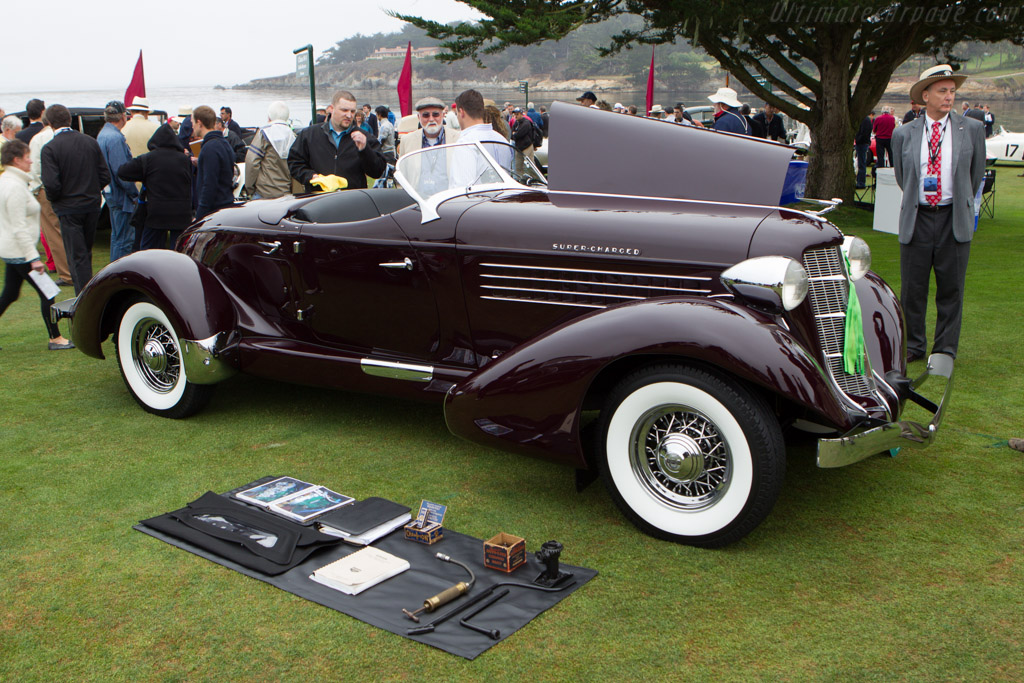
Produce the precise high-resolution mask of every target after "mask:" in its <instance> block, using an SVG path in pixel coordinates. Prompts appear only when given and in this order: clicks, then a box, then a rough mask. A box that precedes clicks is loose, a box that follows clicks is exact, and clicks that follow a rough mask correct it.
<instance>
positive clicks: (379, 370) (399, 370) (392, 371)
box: [359, 358, 434, 382]
mask: <svg viewBox="0 0 1024 683" xmlns="http://www.w3.org/2000/svg"><path fill="white" fill-rule="evenodd" d="M359 366H360V367H361V368H362V369H363V372H364V373H366V374H367V375H372V376H373V377H386V378H388V379H404V380H407V381H410V382H429V381H431V380H432V379H434V366H432V365H413V364H411V363H396V362H394V361H389V360H377V359H375V358H362V359H360V361H359Z"/></svg>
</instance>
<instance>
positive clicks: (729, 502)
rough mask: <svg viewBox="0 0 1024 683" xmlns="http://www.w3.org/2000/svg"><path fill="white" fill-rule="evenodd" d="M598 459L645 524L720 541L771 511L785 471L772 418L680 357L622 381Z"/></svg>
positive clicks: (626, 506)
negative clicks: (677, 361)
mask: <svg viewBox="0 0 1024 683" xmlns="http://www.w3.org/2000/svg"><path fill="white" fill-rule="evenodd" d="M600 433H601V436H600V445H601V449H600V453H599V456H598V457H599V467H600V469H601V472H602V474H603V475H604V479H605V482H606V484H607V486H608V489H609V492H610V493H611V495H612V497H613V498H614V499H615V501H616V503H617V504H618V505H619V507H620V508H621V509H622V511H623V512H624V513H625V515H626V516H627V517H628V518H629V519H630V520H631V521H632V522H633V523H634V524H636V525H637V526H638V527H640V528H641V529H642V530H644V531H645V532H647V533H649V534H651V535H654V536H657V537H659V538H665V539H668V540H672V541H677V542H680V543H686V544H689V545H698V546H720V545H725V544H727V543H731V542H733V541H736V540H738V539H739V538H742V537H743V536H745V535H746V534H748V533H749V532H750V531H751V530H752V529H753V528H754V527H756V526H757V525H758V524H759V523H760V522H761V521H762V520H763V519H764V518H765V517H766V516H767V515H768V513H769V512H770V511H771V508H772V506H773V505H774V503H775V500H776V498H777V497H778V493H779V489H780V488H781V484H782V479H783V476H784V473H785V447H784V445H783V441H782V433H781V430H780V429H779V425H778V420H777V419H776V418H775V416H774V415H773V414H772V413H771V411H770V410H769V409H768V407H767V405H766V404H765V403H764V401H763V400H762V399H761V398H760V397H758V396H756V395H755V394H753V393H751V392H750V391H748V390H747V389H745V388H744V387H743V386H741V385H740V384H739V383H737V382H735V381H730V380H725V379H723V378H721V377H719V376H717V375H714V374H711V373H709V372H706V371H703V370H699V369H695V368H690V367H687V366H682V365H658V366H653V367H649V368H645V369H643V370H640V371H638V372H636V373H633V374H632V375H630V376H629V377H627V378H626V379H624V380H623V381H622V382H621V383H620V384H619V385H618V387H616V389H615V390H614V391H613V392H612V395H611V398H610V400H609V402H608V405H607V407H606V408H605V410H604V411H603V413H602V423H601V432H600Z"/></svg>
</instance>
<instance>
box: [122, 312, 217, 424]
mask: <svg viewBox="0 0 1024 683" xmlns="http://www.w3.org/2000/svg"><path fill="white" fill-rule="evenodd" d="M114 343H115V346H116V347H117V363H118V366H119V367H120V368H121V377H123V378H124V383H125V386H127V387H128V391H129V392H131V394H132V396H133V397H134V398H135V400H136V401H137V402H138V404H139V405H140V406H142V407H143V409H145V410H146V411H148V412H150V413H153V414H154V415H160V416H162V417H169V418H183V417H188V416H189V415H193V414H195V413H197V412H199V411H200V410H202V409H203V408H204V407H205V406H206V404H207V402H208V401H209V400H210V396H211V395H212V393H213V387H212V386H210V385H205V384H194V383H192V382H189V381H188V377H187V376H186V374H185V367H184V365H183V364H182V362H181V357H182V354H181V343H180V341H179V340H178V335H177V333H176V332H175V331H174V327H173V326H172V325H171V322H170V320H168V318H167V316H166V315H165V314H164V312H163V311H162V310H160V308H159V307H157V306H156V305H154V304H153V303H151V302H149V301H139V302H136V303H133V304H131V305H130V306H129V307H128V308H127V310H125V312H124V314H123V315H122V316H121V321H120V323H118V327H117V336H116V339H115V341H114Z"/></svg>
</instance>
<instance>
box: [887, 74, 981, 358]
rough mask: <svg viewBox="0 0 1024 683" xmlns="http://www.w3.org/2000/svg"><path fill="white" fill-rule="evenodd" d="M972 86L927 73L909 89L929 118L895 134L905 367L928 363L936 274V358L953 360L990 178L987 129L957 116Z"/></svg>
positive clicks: (959, 79) (949, 76) (961, 79)
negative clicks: (977, 209)
mask: <svg viewBox="0 0 1024 683" xmlns="http://www.w3.org/2000/svg"><path fill="white" fill-rule="evenodd" d="M966 79H967V77H966V76H961V75H955V74H954V72H953V70H952V68H950V66H949V65H948V64H940V65H938V66H934V67H932V68H930V69H927V70H926V71H925V72H924V73H922V74H921V78H920V79H919V80H918V81H917V83H915V84H914V85H913V86H911V88H910V98H911V99H912V100H914V101H916V102H919V103H920V104H923V105H924V106H925V115H924V116H919V117H917V118H916V119H914V120H913V121H911V122H910V123H907V124H905V125H903V126H900V127H899V128H897V129H896V131H895V133H893V137H892V149H893V161H894V167H895V168H894V170H895V175H896V182H897V183H898V184H899V186H900V188H901V189H902V190H903V204H902V206H901V207H900V222H899V240H900V280H901V284H900V303H901V305H902V306H903V315H904V318H905V319H906V325H907V363H908V364H909V363H911V362H913V361H915V360H919V359H921V358H923V357H924V355H925V351H926V350H927V346H928V340H927V337H926V336H925V313H926V311H927V308H928V285H929V277H930V276H931V271H932V270H934V271H935V308H936V319H935V338H934V340H933V341H932V353H944V354H947V355H949V356H952V357H953V358H956V354H957V347H958V345H959V341H960V321H961V316H962V313H963V297H964V285H965V282H966V276H967V259H968V257H969V256H970V252H971V238H972V237H974V226H975V218H974V196H975V194H976V193H977V191H978V188H979V187H981V183H982V181H983V180H984V177H985V126H984V124H983V123H981V122H980V121H976V120H975V119H971V118H967V117H964V116H962V115H960V114H958V113H957V112H956V111H954V110H953V102H954V100H955V98H956V89H957V88H958V87H959V86H960V85H961V84H962V83H963V82H964V81H965V80H966Z"/></svg>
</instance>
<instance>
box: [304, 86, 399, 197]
mask: <svg viewBox="0 0 1024 683" xmlns="http://www.w3.org/2000/svg"><path fill="white" fill-rule="evenodd" d="M355 113H356V98H355V96H354V95H353V94H352V93H350V92H348V91H346V90H339V91H338V92H336V93H334V97H332V98H331V106H330V107H329V109H328V116H327V120H326V121H324V122H323V124H321V125H316V126H309V127H308V128H305V129H304V130H303V131H302V132H301V133H299V137H298V139H296V140H295V144H293V145H292V148H291V150H290V151H289V152H288V170H289V171H290V172H291V174H292V177H293V178H295V179H296V180H298V181H299V182H300V183H302V184H303V186H305V189H306V192H312V191H313V190H314V187H313V185H312V184H311V181H312V180H313V179H314V178H317V177H319V176H321V175H336V176H340V177H342V178H344V179H345V180H346V181H348V187H349V188H364V187H366V176H370V177H371V178H379V177H380V176H382V175H384V171H385V170H386V169H387V161H386V160H385V159H384V155H383V154H381V151H380V143H379V142H377V139H376V138H374V137H371V136H368V135H366V133H364V132H363V131H361V130H359V128H358V127H357V126H356V125H355Z"/></svg>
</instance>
